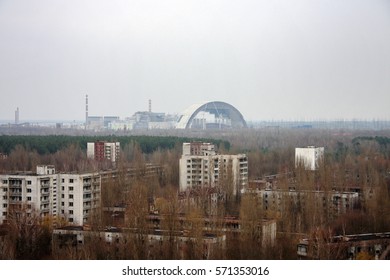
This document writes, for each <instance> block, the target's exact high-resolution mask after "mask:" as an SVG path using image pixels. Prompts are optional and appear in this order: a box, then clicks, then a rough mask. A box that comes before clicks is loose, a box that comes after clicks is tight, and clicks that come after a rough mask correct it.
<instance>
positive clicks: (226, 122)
mask: <svg viewBox="0 0 390 280" xmlns="http://www.w3.org/2000/svg"><path fill="white" fill-rule="evenodd" d="M201 112H204V113H206V114H208V115H213V116H214V121H211V122H207V121H206V118H204V117H203V118H202V116H200V117H199V114H200V113H201ZM245 127H247V125H246V122H245V120H244V118H243V116H242V114H241V113H240V111H238V110H237V109H236V108H235V107H233V106H232V105H230V104H228V103H226V102H221V101H212V102H206V103H202V104H193V105H191V106H190V107H188V108H187V109H186V110H185V111H183V113H182V114H181V116H180V118H179V120H178V122H177V124H176V128H178V129H189V128H199V129H208V128H245Z"/></svg>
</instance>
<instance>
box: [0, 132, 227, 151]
mask: <svg viewBox="0 0 390 280" xmlns="http://www.w3.org/2000/svg"><path fill="white" fill-rule="evenodd" d="M95 141H112V142H120V144H121V147H124V146H125V145H127V144H130V143H137V144H138V145H139V147H140V148H141V151H142V152H143V153H145V154H150V153H153V152H154V151H157V150H169V149H173V148H174V147H175V146H177V145H181V144H182V143H184V142H193V141H200V142H210V143H213V144H214V145H216V146H217V147H218V148H223V149H224V150H229V149H230V143H229V141H226V140H218V139H207V138H190V137H176V136H138V135H137V136H115V135H107V136H68V135H44V136H38V135H22V136H20V135H17V136H16V135H1V136H0V152H1V153H4V154H9V153H10V152H11V151H12V150H14V149H15V147H16V146H18V145H20V146H22V147H23V148H25V149H26V150H30V151H36V152H37V153H38V154H39V155H47V154H54V153H56V152H58V151H60V150H62V149H64V148H67V147H69V146H70V145H76V146H79V147H80V149H81V150H86V149H87V143H88V142H95Z"/></svg>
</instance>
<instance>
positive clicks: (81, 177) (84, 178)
mask: <svg viewBox="0 0 390 280" xmlns="http://www.w3.org/2000/svg"><path fill="white" fill-rule="evenodd" d="M100 196H101V181H100V175H99V174H98V173H67V174H63V173H57V172H56V170H55V168H54V166H52V165H39V166H37V169H36V173H32V172H22V173H14V174H4V175H3V174H1V175H0V213H1V215H0V224H3V223H6V222H7V219H9V218H10V217H11V216H12V215H13V214H14V213H16V212H18V211H22V210H24V211H26V212H27V215H32V214H33V213H36V214H38V215H39V216H40V217H49V216H50V217H52V218H54V219H56V218H58V219H63V220H65V221H67V222H69V223H70V224H74V225H83V224H85V223H88V222H90V218H91V213H92V212H93V210H94V209H97V208H98V207H100V201H101V197H100Z"/></svg>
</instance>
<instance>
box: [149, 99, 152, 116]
mask: <svg viewBox="0 0 390 280" xmlns="http://www.w3.org/2000/svg"><path fill="white" fill-rule="evenodd" d="M151 112H152V99H149V113H151Z"/></svg>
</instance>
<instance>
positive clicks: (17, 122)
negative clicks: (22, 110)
mask: <svg viewBox="0 0 390 280" xmlns="http://www.w3.org/2000/svg"><path fill="white" fill-rule="evenodd" d="M15 124H19V107H17V108H16V111H15Z"/></svg>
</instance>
